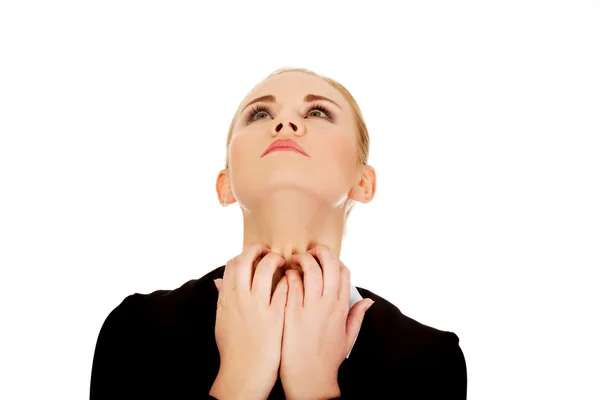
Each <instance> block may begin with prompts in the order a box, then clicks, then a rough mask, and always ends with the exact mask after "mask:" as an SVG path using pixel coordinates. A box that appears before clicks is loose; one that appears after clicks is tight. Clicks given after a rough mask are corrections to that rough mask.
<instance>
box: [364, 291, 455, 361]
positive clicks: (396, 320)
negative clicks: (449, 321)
mask: <svg viewBox="0 0 600 400" xmlns="http://www.w3.org/2000/svg"><path fill="white" fill-rule="evenodd" d="M357 290H358V291H359V293H360V294H361V296H362V297H363V298H370V299H372V300H374V301H375V304H373V306H372V307H371V308H370V309H369V311H367V313H366V315H365V318H364V322H363V327H361V331H360V333H359V339H358V340H360V336H361V335H363V337H366V338H368V339H370V340H369V342H370V345H369V346H368V347H369V351H370V352H372V354H373V355H375V356H377V357H378V358H380V359H382V360H388V361H394V360H410V362H411V364H412V366H418V365H426V366H432V365H440V364H442V363H445V362H455V363H459V364H460V363H461V362H464V357H463V354H462V351H461V349H460V346H459V337H458V335H457V334H456V333H454V332H451V331H444V330H441V329H437V328H434V327H432V326H429V325H425V324H423V323H421V322H419V321H417V320H416V319H414V318H411V317H409V316H407V315H405V314H403V313H402V312H401V311H400V309H399V308H398V307H397V306H395V305H394V304H392V303H391V302H390V301H388V300H386V299H385V298H383V297H381V296H379V295H377V294H375V293H373V292H371V291H370V290H367V289H364V288H361V287H357ZM363 328H364V329H363ZM461 360H463V361H461Z"/></svg>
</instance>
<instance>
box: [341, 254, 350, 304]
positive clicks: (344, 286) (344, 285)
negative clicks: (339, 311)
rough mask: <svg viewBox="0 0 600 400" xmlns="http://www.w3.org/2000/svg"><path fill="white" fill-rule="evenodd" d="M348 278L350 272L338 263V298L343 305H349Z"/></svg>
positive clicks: (342, 264)
mask: <svg viewBox="0 0 600 400" xmlns="http://www.w3.org/2000/svg"><path fill="white" fill-rule="evenodd" d="M350 277H351V273H350V270H349V269H348V267H346V265H344V263H343V262H341V261H340V290H339V293H338V298H339V299H340V301H342V302H343V303H344V304H350Z"/></svg>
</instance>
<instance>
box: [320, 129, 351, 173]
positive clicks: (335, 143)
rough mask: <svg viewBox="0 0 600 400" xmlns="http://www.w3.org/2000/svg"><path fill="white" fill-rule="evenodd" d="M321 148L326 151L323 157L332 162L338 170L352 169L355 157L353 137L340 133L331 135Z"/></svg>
mask: <svg viewBox="0 0 600 400" xmlns="http://www.w3.org/2000/svg"><path fill="white" fill-rule="evenodd" d="M322 148H323V150H325V151H326V154H324V157H325V159H326V160H328V162H329V163H334V164H335V165H336V166H337V167H338V168H339V170H340V171H350V170H353V168H354V166H355V165H356V157H357V155H356V144H355V143H354V138H350V137H348V136H347V135H342V134H340V135H336V136H332V137H331V138H330V139H329V140H328V141H327V145H326V146H323V147H322Z"/></svg>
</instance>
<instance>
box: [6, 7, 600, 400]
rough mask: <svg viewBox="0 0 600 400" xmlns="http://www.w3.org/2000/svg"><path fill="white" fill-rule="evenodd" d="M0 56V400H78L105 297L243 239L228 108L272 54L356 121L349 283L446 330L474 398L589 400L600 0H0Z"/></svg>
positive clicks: (595, 370) (271, 65) (231, 251)
mask: <svg viewBox="0 0 600 400" xmlns="http://www.w3.org/2000/svg"><path fill="white" fill-rule="evenodd" d="M217 3H218V4H217ZM0 57H1V62H0V69H1V71H0V133H1V139H0V191H1V193H0V194H1V195H0V202H1V205H0V265H1V276H0V283H1V284H2V291H1V292H0V293H1V294H0V296H1V298H0V307H1V318H2V319H1V324H2V328H1V329H0V335H1V341H0V363H1V364H0V367H1V373H2V378H1V381H2V383H1V384H0V398H2V399H50V398H53V399H54V398H55V399H59V398H60V399H83V398H87V397H88V396H89V380H90V372H91V365H92V359H93V352H94V347H95V344H96V339H97V335H98V333H99V330H100V327H101V325H102V323H103V321H104V319H105V318H106V316H107V315H108V313H109V312H110V311H111V310H112V309H113V308H114V307H116V306H117V305H118V304H119V303H120V302H121V301H122V300H123V299H124V298H125V297H126V296H127V295H129V294H132V293H135V292H138V293H149V292H152V291H154V290H157V289H174V288H176V287H179V286H181V285H182V284H183V283H185V282H186V281H188V280H190V279H197V278H199V277H201V276H202V275H204V274H205V273H207V272H208V271H210V270H213V269H214V268H216V267H218V266H221V265H223V264H224V263H225V262H226V261H227V260H228V259H229V258H231V257H233V256H234V255H236V254H238V253H239V252H240V251H241V241H242V229H241V228H242V225H241V212H240V210H239V207H238V206H237V205H234V206H231V207H229V208H221V207H220V206H219V203H218V200H217V196H216V193H215V180H216V177H217V174H218V172H219V170H220V169H221V168H222V167H223V166H224V160H225V141H226V134H227V128H228V126H229V122H230V120H231V117H232V116H233V113H234V112H235V110H236V108H237V106H238V104H239V102H240V101H241V100H242V98H243V97H244V96H245V94H246V93H247V92H248V91H249V90H250V89H251V88H252V87H253V86H254V85H255V84H256V83H258V82H259V81H260V80H261V79H263V78H264V77H265V76H266V75H268V74H269V73H271V72H272V71H273V70H275V69H277V68H280V67H288V66H291V67H304V68H309V69H312V70H314V71H316V72H318V73H321V74H324V75H327V76H330V77H332V78H334V79H336V80H338V81H339V82H341V83H342V84H343V85H345V86H346V87H347V88H348V89H349V90H350V91H351V92H352V94H353V95H354V96H355V98H356V99H357V101H358V103H359V105H360V106H361V108H362V110H363V113H364V116H365V119H366V122H367V126H368V128H369V131H370V134H371V142H372V147H371V155H370V160H369V161H370V164H371V165H373V166H374V167H375V168H376V170H377V173H378V175H377V178H378V180H377V182H378V186H377V194H376V196H375V199H374V200H373V201H372V202H371V203H370V204H368V205H361V204H357V205H356V207H355V209H354V211H353V213H352V215H351V217H350V220H349V222H348V230H347V236H346V238H345V241H344V244H343V249H342V260H343V261H344V262H345V263H346V265H347V266H348V267H349V268H350V269H351V271H352V279H353V283H354V284H355V285H356V286H360V287H364V288H367V289H369V290H372V291H373V292H375V293H377V294H379V295H380V296H383V297H384V298H386V299H388V300H390V301H392V302H393V303H394V304H396V305H397V306H398V307H399V308H400V310H401V311H402V312H403V313H404V314H406V315H408V316H410V317H412V318H414V319H417V320H418V321H420V322H422V323H425V324H427V325H431V326H433V327H436V328H438V329H442V330H449V331H453V332H455V333H456V334H457V335H458V336H459V337H460V345H461V347H462V349H463V351H464V354H465V357H466V360H467V367H468V376H469V398H470V399H534V398H535V399H542V398H543V399H550V398H551V399H565V398H569V399H598V398H600V389H599V388H598V385H597V382H598V376H599V375H600V367H599V364H598V359H599V357H600V346H599V344H598V343H599V341H598V337H600V329H599V327H598V319H599V317H598V305H599V304H600V299H599V296H598V278H597V277H595V276H596V274H597V272H598V268H599V266H600V228H599V226H600V212H599V205H600V189H599V185H600V161H599V158H600V155H599V154H600V146H599V134H600V5H599V3H598V2H597V1H574V0H569V1H566V0H565V1H547V0H545V1H524V0H519V1H501V2H500V1H497V2H491V1H488V2H481V1H470V2H468V1H453V2H448V1H436V2H432V1H419V2H408V1H405V2H393V3H392V2H379V3H378V2H369V3H368V5H367V3H366V2H364V1H360V2H359V1H357V2H347V1H345V2H307V1H303V2H280V1H271V2H243V3H242V2H239V3H237V4H236V3H231V2H223V3H221V2H212V3H208V2H207V4H203V3H201V2H191V1H188V2H167V1H164V2H157V1H143V2H142V1H139V2H133V1H123V0H121V1H102V2H82V1H77V2H76V1H72V2H65V1H62V2H57V1H55V2H49V1H48V2H42V1H40V2H35V3H34V2H27V1H6V2H3V3H2V5H1V6H0Z"/></svg>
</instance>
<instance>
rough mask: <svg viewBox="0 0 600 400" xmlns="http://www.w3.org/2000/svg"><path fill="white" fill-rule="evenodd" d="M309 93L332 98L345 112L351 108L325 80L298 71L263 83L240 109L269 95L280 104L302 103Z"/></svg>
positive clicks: (283, 74)
mask: <svg viewBox="0 0 600 400" xmlns="http://www.w3.org/2000/svg"><path fill="white" fill-rule="evenodd" d="M309 93H312V94H317V95H321V96H325V97H328V98H330V99H331V100H333V101H335V102H336V103H338V104H339V105H340V106H341V107H342V109H344V111H347V110H349V108H350V105H349V104H348V102H347V101H346V99H345V98H344V96H343V95H342V94H341V93H340V92H338V91H337V90H336V89H335V88H334V87H333V86H331V85H330V84H329V83H327V82H326V81H325V80H323V79H321V78H319V77H318V76H314V75H310V74H307V73H304V72H297V71H294V72H284V73H282V74H280V75H276V76H272V77H271V78H269V79H267V80H265V81H263V82H261V83H260V84H259V85H258V86H256V87H255V88H254V89H253V90H252V91H251V92H250V93H249V94H248V95H247V96H246V97H245V98H244V100H243V101H242V103H241V104H240V107H243V106H244V105H245V104H247V103H248V102H249V101H251V100H253V99H255V98H256V97H260V96H265V95H269V94H270V95H273V96H275V97H276V99H277V102H278V103H280V102H301V101H302V100H303V99H304V96H305V95H307V94H309Z"/></svg>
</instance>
